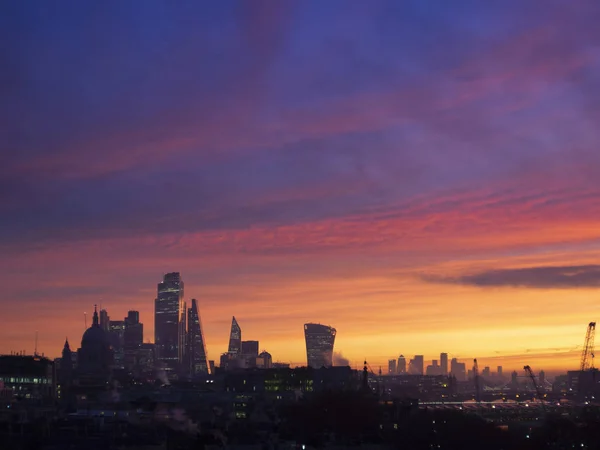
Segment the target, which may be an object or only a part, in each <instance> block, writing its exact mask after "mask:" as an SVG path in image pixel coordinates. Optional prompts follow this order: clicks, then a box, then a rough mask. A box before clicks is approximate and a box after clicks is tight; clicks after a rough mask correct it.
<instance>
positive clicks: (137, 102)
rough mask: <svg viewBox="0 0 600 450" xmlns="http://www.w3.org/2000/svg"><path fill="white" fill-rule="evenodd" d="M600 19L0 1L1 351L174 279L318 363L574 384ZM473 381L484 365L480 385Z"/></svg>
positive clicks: (418, 2) (516, 3)
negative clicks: (308, 332)
mask: <svg viewBox="0 0 600 450" xmlns="http://www.w3.org/2000/svg"><path fill="white" fill-rule="evenodd" d="M599 23H600V2H599V1H597V0H571V1H567V0H565V1H557V0H531V1H528V0H502V1H495V0H488V1H477V0H454V1H448V0H438V1H433V0H432V1H423V0H413V1H408V0H403V1H400V0H392V1H376V0H361V1H358V0H357V1H353V0H340V1H335V0H320V1H308V0H306V1H305V0H298V1H277V0H271V1H267V0H265V1H262V0H247V1H243V0H242V1H239V2H234V1H212V2H209V1H204V2H202V1H189V2H184V1H182V2H166V1H164V2H161V1H154V0H148V1H143V2H142V1H105V2H91V1H79V0H74V1H66V0H65V1H54V2H53V1H42V0H40V1H33V0H31V1H12V2H9V1H7V2H2V4H1V5H0V99H1V101H0V152H1V156H2V162H1V163H0V255H1V257H0V284H2V286H3V289H2V294H1V295H0V317H1V318H2V322H1V327H0V353H6V352H9V351H11V350H27V352H29V353H31V352H33V349H34V342H35V341H34V339H35V331H36V330H39V340H40V344H39V351H40V352H44V353H45V354H46V355H50V356H53V357H54V356H58V355H59V353H60V351H61V349H62V345H63V342H64V339H65V336H68V338H69V340H70V342H71V344H72V347H75V348H77V347H79V343H80V340H81V335H82V333H83V331H84V311H87V312H88V324H89V321H90V317H91V312H92V311H93V305H94V304H95V303H98V304H100V303H101V304H102V306H103V307H104V308H106V309H107V310H108V312H109V314H110V316H111V318H112V319H119V320H122V319H123V317H124V316H125V315H126V313H127V311H128V310H129V309H136V310H139V311H140V315H141V321H142V322H143V323H144V335H145V338H144V339H145V340H150V341H153V340H154V324H153V322H154V320H153V308H154V298H155V296H156V285H157V283H158V282H159V281H161V278H162V275H163V274H164V273H166V272H171V271H179V272H181V274H182V277H183V279H184V282H185V296H186V299H187V300H188V301H189V300H190V299H191V298H196V299H198V301H199V308H200V314H201V317H202V322H203V325H204V333H205V337H206V340H207V347H208V356H209V359H215V360H217V361H218V359H219V355H220V354H221V353H222V352H225V351H226V350H227V340H228V334H229V326H230V323H231V316H232V315H235V316H236V318H237V319H238V321H239V323H240V326H241V327H242V337H243V338H244V339H256V340H259V341H260V347H261V350H263V349H266V350H268V351H269V352H270V353H272V355H273V358H274V360H276V361H282V362H283V361H285V362H291V363H293V364H305V363H306V353H305V348H304V336H303V326H302V325H303V323H305V322H308V321H314V322H321V323H326V324H329V325H332V326H334V327H335V328H337V330H338V333H337V339H336V346H335V347H336V348H335V349H336V351H339V352H342V353H343V355H344V356H345V357H346V358H348V359H349V360H350V361H351V362H352V364H353V365H354V364H355V363H357V364H360V363H361V362H362V360H363V359H364V358H365V357H366V358H367V360H369V361H370V362H371V365H372V366H374V368H375V366H379V365H382V366H383V365H385V364H386V363H387V359H388V358H397V357H398V355H400V354H401V353H402V354H404V355H406V356H407V357H412V356H413V355H414V354H424V355H425V358H426V359H427V360H429V359H432V358H437V357H438V355H439V353H440V352H441V351H446V352H448V353H450V356H451V357H458V358H459V359H463V360H465V361H466V362H467V363H468V360H469V359H471V358H473V357H477V358H478V359H479V361H480V365H492V366H495V365H497V364H503V365H504V366H505V368H522V366H523V364H531V366H532V367H535V368H536V369H546V370H553V369H563V368H564V369H567V368H576V367H577V366H578V360H579V355H580V351H581V346H582V344H583V339H584V335H585V331H586V326H587V324H588V322H590V321H592V320H596V319H600V317H599V316H598V313H599V312H600V290H599V288H600V146H599V143H600V26H598V24H599ZM468 365H469V364H468Z"/></svg>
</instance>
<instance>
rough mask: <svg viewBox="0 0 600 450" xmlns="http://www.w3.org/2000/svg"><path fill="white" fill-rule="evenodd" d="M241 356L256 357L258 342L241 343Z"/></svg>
mask: <svg viewBox="0 0 600 450" xmlns="http://www.w3.org/2000/svg"><path fill="white" fill-rule="evenodd" d="M242 354H244V355H248V356H254V357H257V356H258V341H242Z"/></svg>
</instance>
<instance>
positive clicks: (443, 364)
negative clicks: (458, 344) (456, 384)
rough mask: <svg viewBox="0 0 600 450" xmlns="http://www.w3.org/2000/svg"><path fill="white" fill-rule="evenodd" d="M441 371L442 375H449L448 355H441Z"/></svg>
mask: <svg viewBox="0 0 600 450" xmlns="http://www.w3.org/2000/svg"><path fill="white" fill-rule="evenodd" d="M440 370H441V371H442V375H448V353H440Z"/></svg>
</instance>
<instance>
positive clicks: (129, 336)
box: [123, 311, 144, 371]
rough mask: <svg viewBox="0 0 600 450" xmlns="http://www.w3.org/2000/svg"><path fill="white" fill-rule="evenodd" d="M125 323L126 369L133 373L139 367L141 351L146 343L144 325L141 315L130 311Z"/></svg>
mask: <svg viewBox="0 0 600 450" xmlns="http://www.w3.org/2000/svg"><path fill="white" fill-rule="evenodd" d="M124 322H125V332H124V335H123V343H124V351H125V359H124V361H125V368H126V369H127V370H129V371H132V370H133V369H134V368H135V366H136V365H137V359H138V356H139V350H140V349H141V348H142V344H143V343H144V324H142V323H140V313H139V312H138V311H129V312H128V313H127V317H125V321H124Z"/></svg>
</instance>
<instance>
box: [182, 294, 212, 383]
mask: <svg viewBox="0 0 600 450" xmlns="http://www.w3.org/2000/svg"><path fill="white" fill-rule="evenodd" d="M187 322H188V349H189V350H188V356H189V361H190V372H191V375H192V376H194V375H198V374H203V373H205V374H210V373H211V372H210V366H209V365H208V357H207V353H206V341H205V340H204V331H203V329H202V320H201V319H200V313H199V312H198V304H197V302H196V299H195V298H194V299H192V307H191V308H189V309H188V318H187Z"/></svg>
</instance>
